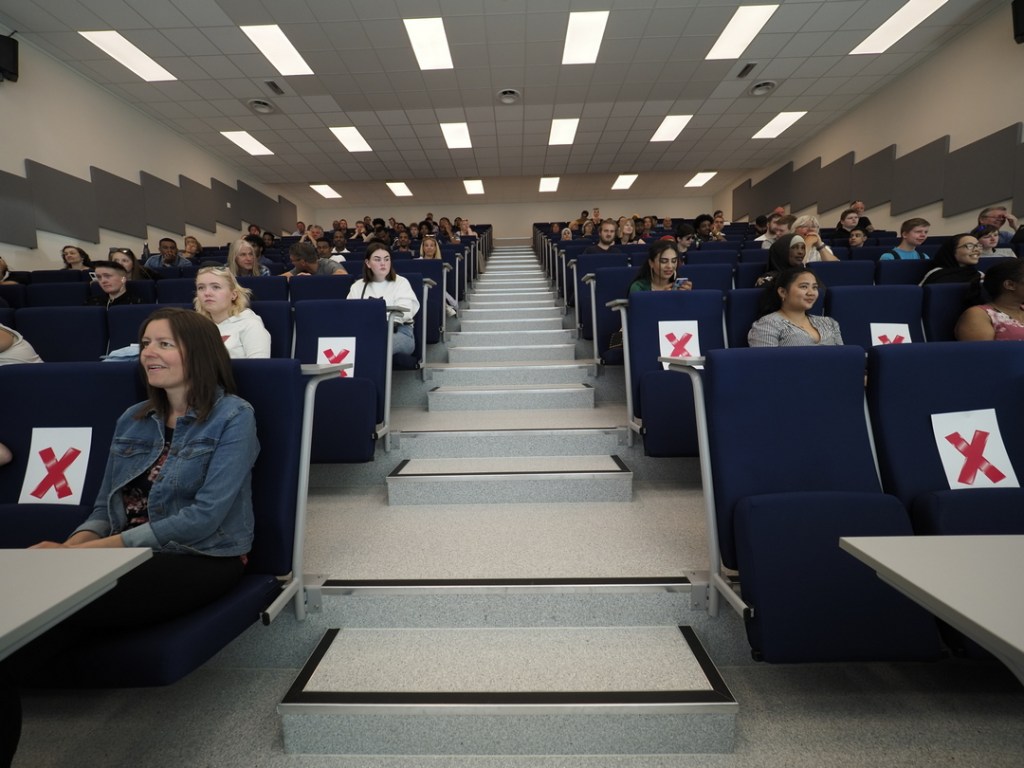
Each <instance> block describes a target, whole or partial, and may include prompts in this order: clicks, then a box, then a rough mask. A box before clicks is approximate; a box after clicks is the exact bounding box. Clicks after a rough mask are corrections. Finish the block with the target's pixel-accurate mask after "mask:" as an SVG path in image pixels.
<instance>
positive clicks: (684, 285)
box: [672, 280, 693, 291]
mask: <svg viewBox="0 0 1024 768" xmlns="http://www.w3.org/2000/svg"><path fill="white" fill-rule="evenodd" d="M672 290H673V291H692V290H693V281H692V280H684V281H683V282H681V283H679V285H673V286H672Z"/></svg>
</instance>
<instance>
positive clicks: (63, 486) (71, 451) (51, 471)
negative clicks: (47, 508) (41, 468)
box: [32, 448, 82, 499]
mask: <svg viewBox="0 0 1024 768" xmlns="http://www.w3.org/2000/svg"><path fill="white" fill-rule="evenodd" d="M81 453H82V452H81V451H80V450H78V449H77V448H68V449H67V450H66V451H65V452H64V455H63V456H61V457H60V461H58V460H57V456H56V454H55V453H54V452H53V448H44V449H43V450H41V451H40V452H39V458H41V459H42V460H43V464H44V465H45V466H46V477H44V478H43V479H42V481H41V482H40V483H39V485H37V486H36V489H35V490H34V491H32V495H33V496H35V497H36V498H37V499H41V498H43V496H45V495H46V492H47V491H48V490H50V489H51V488H53V489H54V490H56V491H57V498H58V499H66V498H67V497H68V496H71V495H72V493H74V492H73V491H72V490H71V488H70V487H69V486H68V480H67V478H66V477H64V473H65V472H66V471H67V468H68V467H70V466H71V465H72V464H73V463H74V461H75V459H77V458H78V457H79V455H80V454H81Z"/></svg>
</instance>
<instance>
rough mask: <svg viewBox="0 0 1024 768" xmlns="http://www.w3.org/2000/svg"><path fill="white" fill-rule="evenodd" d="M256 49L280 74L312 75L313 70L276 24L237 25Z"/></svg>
mask: <svg viewBox="0 0 1024 768" xmlns="http://www.w3.org/2000/svg"><path fill="white" fill-rule="evenodd" d="M239 29H241V30H242V31H243V32H245V34H246V35H247V36H248V38H249V39H250V40H252V43H253V45H255V46H256V48H257V50H259V52H260V53H262V54H263V55H264V56H266V58H267V61H269V62H270V63H271V64H273V65H274V69H276V70H277V71H278V72H280V73H281V74H282V75H285V76H287V75H312V74H313V70H312V69H310V67H309V64H307V63H306V60H305V59H303V58H302V54H300V53H299V52H298V51H297V50H296V49H295V46H294V45H292V43H291V40H289V39H288V38H287V37H286V36H285V34H284V32H283V31H281V28H280V27H279V26H277V24H259V25H256V26H252V27H239Z"/></svg>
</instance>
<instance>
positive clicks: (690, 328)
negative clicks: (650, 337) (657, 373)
mask: <svg viewBox="0 0 1024 768" xmlns="http://www.w3.org/2000/svg"><path fill="white" fill-rule="evenodd" d="M658 341H659V344H660V349H661V357H700V334H699V333H698V331H697V321H696V320H662V321H660V322H659V323H658ZM661 365H662V367H663V368H664V369H665V370H666V371H667V370H668V363H662V364H661Z"/></svg>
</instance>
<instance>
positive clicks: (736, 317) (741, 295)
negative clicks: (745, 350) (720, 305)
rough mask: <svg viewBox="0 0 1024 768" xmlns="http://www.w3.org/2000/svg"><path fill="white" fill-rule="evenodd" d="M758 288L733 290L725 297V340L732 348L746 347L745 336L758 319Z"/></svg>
mask: <svg viewBox="0 0 1024 768" xmlns="http://www.w3.org/2000/svg"><path fill="white" fill-rule="evenodd" d="M762 293H763V291H762V290H761V289H760V288H733V289H732V290H731V291H729V292H728V293H727V294H726V295H725V339H726V342H727V343H728V345H729V346H730V347H732V348H736V347H746V346H748V345H747V334H748V333H750V326H752V325H753V324H754V323H755V322H756V321H757V318H758V317H760V312H759V310H760V306H761V294H762Z"/></svg>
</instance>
